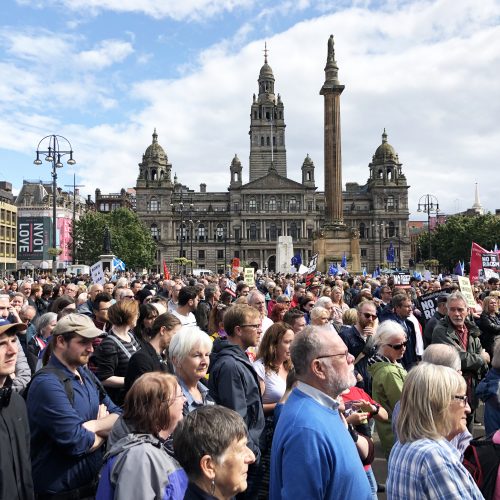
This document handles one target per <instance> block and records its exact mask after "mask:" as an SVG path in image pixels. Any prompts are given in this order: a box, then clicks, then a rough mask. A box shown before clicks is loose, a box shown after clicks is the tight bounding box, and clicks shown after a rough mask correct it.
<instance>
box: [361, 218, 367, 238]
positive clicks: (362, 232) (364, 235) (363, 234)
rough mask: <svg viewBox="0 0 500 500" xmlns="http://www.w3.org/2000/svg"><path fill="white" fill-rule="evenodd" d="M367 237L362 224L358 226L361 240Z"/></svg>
mask: <svg viewBox="0 0 500 500" xmlns="http://www.w3.org/2000/svg"><path fill="white" fill-rule="evenodd" d="M367 236H368V235H367V233H366V226H365V225H364V224H363V222H362V223H361V224H360V225H359V237H360V238H361V239H364V238H366V237H367Z"/></svg>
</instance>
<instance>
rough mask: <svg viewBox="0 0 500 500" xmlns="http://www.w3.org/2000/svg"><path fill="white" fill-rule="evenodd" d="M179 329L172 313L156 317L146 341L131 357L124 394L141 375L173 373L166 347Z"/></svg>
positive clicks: (178, 324)
mask: <svg viewBox="0 0 500 500" xmlns="http://www.w3.org/2000/svg"><path fill="white" fill-rule="evenodd" d="M180 328H181V322H180V321H179V319H178V318H176V317H175V316H174V315H173V314H172V313H164V314H161V315H160V316H158V317H157V318H156V319H155V320H154V322H153V326H152V328H151V332H150V335H149V337H148V341H147V342H144V343H143V344H142V348H141V349H139V350H138V351H137V352H136V353H135V354H133V355H132V357H131V358H130V361H129V362H128V365H127V373H126V375H125V386H124V389H125V392H128V390H129V389H130V387H132V384H133V383H134V382H135V381H136V380H137V379H138V378H139V377H140V376H141V375H142V374H143V373H148V372H167V373H174V369H173V365H172V363H171V361H170V359H169V357H168V347H169V345H170V341H171V340H172V337H173V336H174V335H175V334H176V333H177V332H178V331H179V329H180Z"/></svg>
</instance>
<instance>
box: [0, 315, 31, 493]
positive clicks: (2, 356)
mask: <svg viewBox="0 0 500 500" xmlns="http://www.w3.org/2000/svg"><path fill="white" fill-rule="evenodd" d="M23 330H26V325H24V324H22V323H15V324H13V323H9V322H8V321H5V320H0V443H1V445H0V498H8V499H22V500H24V499H26V500H30V499H32V498H33V480H32V479H31V463H30V451H29V444H30V432H29V428H28V414H27V413H26V405H25V403H24V400H23V399H22V398H21V396H19V394H17V393H16V392H15V391H13V390H12V378H11V375H13V374H14V371H15V369H16V359H17V353H18V351H19V344H18V342H17V337H16V333H17V332H19V331H23Z"/></svg>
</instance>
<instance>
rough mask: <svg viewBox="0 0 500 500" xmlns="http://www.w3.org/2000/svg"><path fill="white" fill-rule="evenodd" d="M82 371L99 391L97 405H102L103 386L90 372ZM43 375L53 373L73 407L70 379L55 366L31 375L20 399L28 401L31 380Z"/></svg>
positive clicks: (104, 395)
mask: <svg viewBox="0 0 500 500" xmlns="http://www.w3.org/2000/svg"><path fill="white" fill-rule="evenodd" d="M83 370H85V371H86V373H87V374H89V376H90V379H91V380H92V382H93V383H94V385H95V387H96V388H97V390H98V391H99V403H102V402H103V401H104V398H105V397H106V396H107V393H106V389H104V386H103V385H102V383H101V381H100V380H99V379H98V378H97V377H96V376H95V375H94V374H93V373H92V372H91V371H90V370H87V369H86V368H83ZM43 373H53V374H54V375H55V376H56V377H57V379H58V380H59V382H61V384H62V385H63V386H64V392H65V393H66V396H68V399H69V402H70V403H71V406H73V404H74V403H75V394H74V392H73V383H72V377H71V376H70V375H68V374H67V373H66V372H65V371H64V370H61V369H60V368H56V367H55V366H44V367H43V368H41V369H40V370H38V371H37V372H36V373H35V374H34V375H33V377H31V380H30V381H29V383H28V385H27V386H26V387H25V389H24V391H23V392H22V394H21V395H22V397H23V398H24V399H28V392H29V389H30V387H31V384H32V382H33V380H35V378H36V377H38V376H39V375H40V374H43Z"/></svg>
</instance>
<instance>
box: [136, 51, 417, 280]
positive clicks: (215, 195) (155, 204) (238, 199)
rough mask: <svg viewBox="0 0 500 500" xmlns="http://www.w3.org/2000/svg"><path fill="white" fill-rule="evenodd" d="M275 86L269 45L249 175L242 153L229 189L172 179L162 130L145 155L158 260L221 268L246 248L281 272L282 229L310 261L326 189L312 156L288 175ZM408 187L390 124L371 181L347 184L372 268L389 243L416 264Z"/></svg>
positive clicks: (402, 260) (400, 260)
mask: <svg viewBox="0 0 500 500" xmlns="http://www.w3.org/2000/svg"><path fill="white" fill-rule="evenodd" d="M274 85H275V78H274V74H273V71H272V69H271V67H270V66H269V64H268V61H267V53H266V55H265V60H264V65H263V66H262V68H261V70H260V73H259V78H258V95H254V96H253V100H252V104H251V108H250V131H249V136H250V158H249V182H244V180H243V166H242V163H241V161H240V159H239V158H238V156H237V155H235V156H234V158H233V159H232V160H231V162H230V164H229V168H228V180H229V187H228V190H227V191H225V192H207V189H206V184H205V183H204V182H202V183H201V184H200V186H199V190H198V189H196V190H195V189H193V188H191V187H188V186H186V185H184V184H183V182H184V180H183V179H178V178H177V177H176V176H174V177H173V178H172V163H171V162H170V161H169V158H168V156H167V154H166V152H165V150H164V149H163V147H162V146H160V144H159V143H158V135H157V133H156V130H155V131H154V133H153V141H152V143H151V145H149V146H148V147H147V149H146V151H145V153H144V155H143V157H142V161H141V162H140V163H139V175H138V178H137V182H136V187H135V191H136V210H137V213H138V215H139V217H140V218H141V220H143V221H144V223H145V224H146V225H147V226H148V227H149V228H150V231H151V234H152V236H153V237H154V238H155V240H156V241H157V243H158V263H161V261H162V260H163V259H165V260H166V262H167V263H168V264H169V265H171V264H172V262H173V259H174V258H175V257H179V256H181V255H182V256H185V257H186V258H188V259H192V260H194V267H195V268H205V269H210V270H212V271H219V272H222V270H224V269H226V270H227V268H228V266H229V265H230V262H231V259H232V258H233V257H238V258H239V259H241V261H242V262H244V263H246V264H247V265H251V266H253V267H255V268H258V269H268V270H270V271H273V270H275V268H276V244H277V241H278V237H279V236H291V237H292V239H293V245H294V252H295V253H297V252H299V253H300V254H301V256H302V260H303V262H305V263H307V262H308V259H310V258H311V254H312V239H313V234H314V233H315V231H318V230H319V229H320V228H321V227H322V226H323V223H324V216H325V195H324V192H320V191H318V190H317V187H316V182H315V165H314V162H313V160H312V159H311V158H310V157H309V155H307V156H306V157H305V159H304V161H303V164H302V166H301V173H302V175H301V180H300V182H298V181H295V180H293V179H289V178H288V177H287V163H286V140H285V127H286V125H285V115H284V103H283V101H282V99H281V97H280V95H279V94H277V95H276V94H275V89H274ZM202 181H203V179H202ZM408 187H409V186H408V185H407V182H406V177H405V175H404V173H403V170H402V164H401V163H400V161H399V158H398V155H397V153H396V151H395V149H394V148H393V147H392V146H391V145H390V144H389V143H388V141H387V134H386V132H385V130H384V132H383V134H382V142H381V144H380V145H379V146H378V147H377V148H376V151H375V154H374V155H373V157H372V160H371V162H370V163H369V165H368V180H367V182H366V184H364V185H359V184H357V183H354V182H347V184H346V190H345V191H343V193H342V197H343V209H344V222H345V224H346V225H347V226H348V227H353V228H356V229H358V231H359V234H360V250H361V266H362V268H366V270H367V272H372V271H373V270H374V268H375V267H376V266H377V265H379V264H384V261H385V258H386V255H387V249H388V247H389V245H390V243H391V242H392V244H393V247H394V248H395V255H396V258H395V263H394V264H393V265H394V266H395V267H396V266H397V267H399V265H400V264H401V266H402V267H408V260H409V258H410V240H409V233H408V216H409V212H408ZM174 269H175V267H174Z"/></svg>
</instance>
